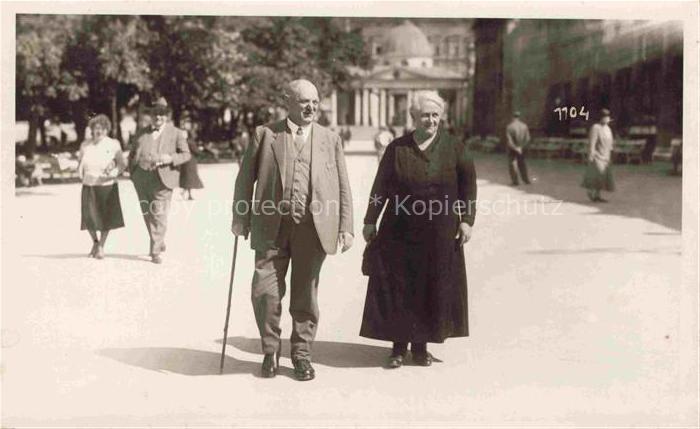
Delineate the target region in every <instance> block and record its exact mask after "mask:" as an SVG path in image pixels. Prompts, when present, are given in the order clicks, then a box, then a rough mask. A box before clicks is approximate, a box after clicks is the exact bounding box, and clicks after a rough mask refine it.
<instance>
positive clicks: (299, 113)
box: [284, 79, 319, 126]
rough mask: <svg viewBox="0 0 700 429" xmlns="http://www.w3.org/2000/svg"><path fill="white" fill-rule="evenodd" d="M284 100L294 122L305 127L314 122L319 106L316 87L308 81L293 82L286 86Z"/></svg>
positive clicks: (298, 80)
mask: <svg viewBox="0 0 700 429" xmlns="http://www.w3.org/2000/svg"><path fill="white" fill-rule="evenodd" d="M284 98H285V100H286V101H287V109H288V111H289V119H291V120H292V122H294V123H295V124H297V125H300V126H304V125H309V124H310V123H311V122H313V121H314V119H315V118H316V112H317V111H318V104H319V98H318V90H317V89H316V85H314V84H313V83H311V82H310V81H308V80H306V79H297V80H293V81H291V82H289V83H288V84H287V85H286V87H285V89H284Z"/></svg>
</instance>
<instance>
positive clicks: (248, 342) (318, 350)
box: [217, 337, 391, 368]
mask: <svg viewBox="0 0 700 429" xmlns="http://www.w3.org/2000/svg"><path fill="white" fill-rule="evenodd" d="M226 342H227V344H229V345H232V346H233V347H235V348H237V349H239V350H241V351H244V352H246V353H253V354H259V355H262V351H261V348H260V340H259V339H257V338H245V337H230V338H228V339H227V340H226ZM217 343H219V344H220V343H221V340H217ZM289 350H290V345H289V341H288V340H283V341H282V356H284V357H289ZM390 352H391V348H390V347H389V343H387V347H380V346H371V345H367V344H356V343H340V342H335V341H314V345H313V362H314V363H318V364H321V365H326V366H331V367H336V368H378V367H381V366H382V365H383V364H384V361H385V360H386V358H387V356H389V353H390Z"/></svg>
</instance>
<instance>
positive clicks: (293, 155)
mask: <svg viewBox="0 0 700 429" xmlns="http://www.w3.org/2000/svg"><path fill="white" fill-rule="evenodd" d="M312 138H313V135H309V137H308V139H307V140H306V142H305V143H304V145H303V146H302V147H301V149H300V150H299V149H297V147H296V145H295V144H294V137H293V135H292V134H291V133H290V132H289V130H287V133H286V135H285V151H284V153H285V157H286V159H285V163H284V164H285V172H284V174H285V180H284V183H285V189H284V194H283V200H284V201H285V202H286V204H285V205H286V207H285V210H287V209H289V211H290V213H291V215H292V219H293V220H294V222H295V223H301V222H307V221H310V220H311V214H310V213H309V204H310V202H311V139H312ZM284 213H285V212H283V214H284Z"/></svg>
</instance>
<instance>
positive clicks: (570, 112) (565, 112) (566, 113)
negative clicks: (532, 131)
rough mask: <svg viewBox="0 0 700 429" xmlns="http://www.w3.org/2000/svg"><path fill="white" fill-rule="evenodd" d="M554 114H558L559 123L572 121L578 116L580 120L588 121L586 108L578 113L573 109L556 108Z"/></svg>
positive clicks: (582, 108)
mask: <svg viewBox="0 0 700 429" xmlns="http://www.w3.org/2000/svg"><path fill="white" fill-rule="evenodd" d="M554 112H555V113H558V114H559V120H560V121H565V120H567V119H569V118H571V119H574V118H576V117H578V116H580V117H582V118H586V120H588V111H587V110H586V107H585V106H584V107H581V108H580V109H579V110H578V111H577V110H576V108H575V107H573V106H572V107H557V108H556V109H554Z"/></svg>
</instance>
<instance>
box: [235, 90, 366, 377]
mask: <svg viewBox="0 0 700 429" xmlns="http://www.w3.org/2000/svg"><path fill="white" fill-rule="evenodd" d="M284 96H285V99H286V101H287V107H288V112H289V116H288V117H287V118H286V119H284V120H282V121H278V122H274V123H272V124H269V125H262V126H259V127H257V128H256V129H255V132H254V133H253V135H252V139H251V142H250V144H249V145H248V148H247V150H246V152H245V154H244V155H243V162H242V165H241V169H240V171H239V173H238V177H237V178H236V186H235V193H234V197H233V223H232V226H231V230H232V232H233V234H235V235H238V236H243V237H247V235H248V233H249V232H250V241H251V247H252V248H253V250H255V273H254V275H253V284H252V293H251V299H252V303H253V310H254V312H255V320H256V322H257V324H258V330H259V332H260V337H261V340H262V341H261V342H262V349H263V353H264V354H265V357H264V359H263V362H262V368H261V375H262V376H263V377H267V378H270V377H274V376H275V375H276V374H277V370H278V367H279V356H280V354H281V347H282V340H281V333H282V331H281V329H280V318H281V316H282V303H281V302H282V298H283V297H284V294H285V291H286V289H287V287H286V283H285V278H286V275H287V269H288V267H289V264H290V261H291V265H292V276H291V301H290V305H289V312H290V314H291V315H292V321H293V323H292V335H291V340H290V342H291V346H292V349H291V357H292V363H293V365H294V375H295V377H296V378H297V380H300V381H304V380H311V379H313V378H314V377H315V371H314V368H313V367H312V366H311V346H312V343H313V340H314V338H315V336H316V328H317V326H318V318H319V310H318V300H317V292H318V285H319V274H320V272H321V265H322V264H323V261H324V259H325V258H326V255H327V254H334V253H336V251H337V248H338V246H339V245H340V246H341V247H342V251H343V252H344V251H346V250H348V249H349V248H350V247H351V246H352V242H353V219H352V196H351V194H350V184H349V182H348V175H347V170H346V167H345V156H344V153H343V145H342V142H341V139H340V137H339V136H338V135H337V134H335V133H333V132H331V131H330V130H328V129H327V128H325V127H322V126H321V125H319V124H317V123H315V122H314V119H315V118H316V113H317V111H318V104H319V96H318V91H317V89H316V87H315V86H314V85H313V84H312V83H311V82H309V81H307V80H303V79H302V80H295V81H293V82H291V83H289V85H288V86H287V88H286V91H285V94H284ZM256 182H257V185H256ZM254 186H255V195H253V188H254ZM336 286H337V285H336Z"/></svg>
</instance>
